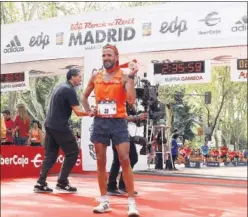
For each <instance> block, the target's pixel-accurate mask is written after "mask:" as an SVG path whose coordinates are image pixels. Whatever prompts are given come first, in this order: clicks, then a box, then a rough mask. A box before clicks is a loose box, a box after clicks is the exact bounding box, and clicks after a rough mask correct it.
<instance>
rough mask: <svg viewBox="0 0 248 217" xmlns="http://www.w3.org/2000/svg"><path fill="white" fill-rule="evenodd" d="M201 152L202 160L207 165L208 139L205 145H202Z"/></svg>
mask: <svg viewBox="0 0 248 217" xmlns="http://www.w3.org/2000/svg"><path fill="white" fill-rule="evenodd" d="M201 154H202V158H203V159H202V160H203V165H206V161H207V158H208V141H205V143H204V145H203V146H202V147H201Z"/></svg>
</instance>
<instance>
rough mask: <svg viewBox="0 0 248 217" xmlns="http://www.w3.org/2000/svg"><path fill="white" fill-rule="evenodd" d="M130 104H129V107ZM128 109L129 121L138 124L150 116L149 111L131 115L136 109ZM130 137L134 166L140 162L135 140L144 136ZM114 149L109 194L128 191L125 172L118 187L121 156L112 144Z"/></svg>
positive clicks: (132, 164) (132, 165) (108, 187)
mask: <svg viewBox="0 0 248 217" xmlns="http://www.w3.org/2000/svg"><path fill="white" fill-rule="evenodd" d="M128 106H129V105H127V107H128ZM127 111H128V115H129V116H128V117H127V121H128V122H133V123H135V124H136V125H137V124H140V122H141V121H143V120H146V119H147V117H148V114H147V113H140V114H139V115H130V114H131V113H132V114H136V112H135V109H134V108H133V107H131V108H130V106H129V108H128V109H127ZM129 138H130V150H129V159H130V164H131V167H132V168H133V167H134V165H135V164H136V163H137V162H138V154H137V150H136V146H135V142H137V138H142V137H138V136H137V137H136V136H135V137H131V136H130V135H129ZM135 140H136V141H135ZM112 149H113V162H112V166H111V169H110V173H109V180H108V186H107V191H108V195H123V194H125V193H127V189H126V186H125V183H124V181H123V174H122V173H121V177H120V180H119V186H118V187H119V188H117V181H116V180H117V176H118V174H119V170H120V162H119V158H118V153H117V150H116V148H115V146H114V145H113V146H112ZM134 194H135V195H137V192H135V191H134Z"/></svg>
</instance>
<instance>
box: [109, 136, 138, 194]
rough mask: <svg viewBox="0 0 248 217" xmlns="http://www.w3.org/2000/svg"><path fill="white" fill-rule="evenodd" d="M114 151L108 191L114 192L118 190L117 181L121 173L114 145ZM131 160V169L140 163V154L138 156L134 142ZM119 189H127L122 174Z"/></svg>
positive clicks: (131, 144)
mask: <svg viewBox="0 0 248 217" xmlns="http://www.w3.org/2000/svg"><path fill="white" fill-rule="evenodd" d="M112 149H113V162H112V166H111V169H110V173H109V180H108V191H113V190H116V189H117V181H116V180H117V177H118V174H119V171H120V161H119V158H118V153H117V150H116V147H115V146H114V145H113V146H112ZM129 158H130V164H131V167H132V168H133V167H134V165H135V164H136V163H137V162H138V154H137V150H136V146H135V144H134V143H133V142H132V141H131V142H130V152H129ZM119 189H126V186H125V183H124V180H123V174H122V173H121V177H120V180H119Z"/></svg>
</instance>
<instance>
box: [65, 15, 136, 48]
mask: <svg viewBox="0 0 248 217" xmlns="http://www.w3.org/2000/svg"><path fill="white" fill-rule="evenodd" d="M131 24H134V18H131V19H127V20H123V19H115V20H114V21H112V22H101V23H92V22H84V23H79V22H77V23H76V24H72V25H71V26H70V29H71V31H77V32H71V34H70V37H69V44H68V46H69V47H72V46H85V49H86V50H93V49H99V48H102V43H104V44H106V43H116V42H123V41H130V40H133V39H134V38H135V35H136V30H135V29H134V28H133V27H131V26H126V25H131ZM97 28H100V29H97ZM80 30H85V31H83V32H80Z"/></svg>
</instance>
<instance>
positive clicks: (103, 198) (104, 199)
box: [100, 195, 108, 202]
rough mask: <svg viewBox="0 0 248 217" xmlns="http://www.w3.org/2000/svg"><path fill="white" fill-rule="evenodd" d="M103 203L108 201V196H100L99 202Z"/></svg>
mask: <svg viewBox="0 0 248 217" xmlns="http://www.w3.org/2000/svg"><path fill="white" fill-rule="evenodd" d="M105 201H108V196H107V195H104V196H101V197H100V202H105Z"/></svg>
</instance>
